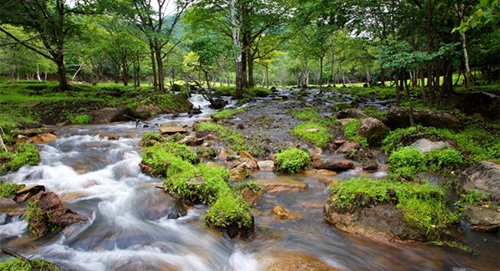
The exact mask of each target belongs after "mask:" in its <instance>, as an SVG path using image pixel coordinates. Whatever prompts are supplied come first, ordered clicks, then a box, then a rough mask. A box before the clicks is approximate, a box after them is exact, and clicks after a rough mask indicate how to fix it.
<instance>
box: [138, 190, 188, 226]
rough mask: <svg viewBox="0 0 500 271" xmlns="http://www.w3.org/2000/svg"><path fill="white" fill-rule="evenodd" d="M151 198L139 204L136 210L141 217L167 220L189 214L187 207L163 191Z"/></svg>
mask: <svg viewBox="0 0 500 271" xmlns="http://www.w3.org/2000/svg"><path fill="white" fill-rule="evenodd" d="M156 190H157V191H155V192H154V194H153V195H152V196H150V197H146V198H144V199H143V200H141V201H139V202H137V204H136V208H137V211H138V212H139V215H140V216H141V217H142V218H144V219H148V220H158V219H160V218H163V217H166V218H167V219H176V218H179V217H182V216H185V215H186V214H187V209H186V207H185V206H184V205H183V204H182V203H181V202H180V201H179V200H177V199H174V198H173V197H171V196H169V195H168V194H167V193H165V191H163V190H162V189H156Z"/></svg>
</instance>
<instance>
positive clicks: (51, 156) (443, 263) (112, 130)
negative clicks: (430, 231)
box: [0, 96, 500, 271]
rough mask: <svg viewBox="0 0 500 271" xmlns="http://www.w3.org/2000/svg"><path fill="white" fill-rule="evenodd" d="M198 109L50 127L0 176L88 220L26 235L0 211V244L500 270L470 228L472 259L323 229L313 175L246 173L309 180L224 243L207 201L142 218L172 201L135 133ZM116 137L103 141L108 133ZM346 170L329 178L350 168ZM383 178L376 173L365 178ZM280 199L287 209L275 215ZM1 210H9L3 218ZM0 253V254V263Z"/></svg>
mask: <svg viewBox="0 0 500 271" xmlns="http://www.w3.org/2000/svg"><path fill="white" fill-rule="evenodd" d="M192 101H193V103H194V104H195V105H198V104H200V105H201V106H202V108H203V112H204V114H203V115H200V116H197V117H194V118H189V117H188V116H183V115H181V116H179V117H177V118H175V119H172V117H171V116H168V115H166V116H161V117H158V118H156V119H154V120H152V121H150V122H149V123H148V125H149V128H143V127H142V126H143V124H141V125H140V127H136V124H135V123H132V122H130V123H119V124H109V125H88V126H81V127H78V126H74V127H62V128H57V129H58V130H57V131H58V132H59V134H60V139H58V140H57V141H55V142H51V143H47V144H40V145H39V147H40V148H41V163H40V164H39V165H38V166H29V167H23V168H21V169H20V170H18V171H17V172H15V173H12V174H8V175H5V176H2V178H5V179H8V180H11V181H14V182H17V183H25V184H27V185H30V184H42V185H44V186H45V187H46V189H47V190H49V191H53V192H55V193H56V194H57V195H58V196H59V197H60V198H61V200H62V201H63V203H64V205H65V206H67V207H69V208H71V209H73V210H76V211H77V212H79V213H80V214H82V215H84V216H86V217H88V218H89V221H88V222H87V223H80V224H76V225H73V226H70V227H68V228H66V229H65V230H64V231H63V232H61V233H58V234H53V235H50V236H45V237H42V238H38V239H37V238H33V236H32V235H30V234H29V232H28V229H27V223H26V222H25V221H24V218H23V216H21V215H16V213H20V210H15V208H14V210H13V209H12V208H11V209H9V210H8V211H7V210H0V211H1V212H2V213H1V215H0V247H2V248H9V249H11V250H13V251H16V252H18V253H20V254H22V255H25V256H28V257H36V258H43V259H46V260H48V261H51V262H54V263H56V264H58V265H60V266H62V267H64V268H65V269H68V270H91V271H99V270H235V271H239V270H265V267H266V265H268V264H269V263H270V262H271V261H273V260H274V259H277V258H280V259H283V258H285V259H292V258H293V257H294V255H297V254H305V255H310V256H313V257H316V258H318V259H321V260H322V261H324V262H325V263H327V264H329V265H331V266H333V267H337V268H339V269H342V270H457V271H458V270H499V246H500V244H499V240H498V236H497V235H494V234H481V233H473V232H469V231H468V230H467V229H466V227H464V230H465V231H466V237H467V242H468V243H469V244H470V245H471V246H472V247H473V248H474V249H476V250H477V251H478V252H479V255H478V256H474V255H471V254H468V253H466V252H461V251H458V250H454V249H448V248H441V247H435V246H426V245H408V244H395V243H387V242H381V241H374V240H370V239H368V238H364V237H360V236H354V235H349V234H346V233H343V232H340V231H338V230H336V229H335V228H334V227H333V226H331V225H328V224H327V223H326V222H325V221H324V220H323V216H322V212H323V209H322V205H323V202H324V201H325V200H326V198H327V194H328V193H327V187H326V185H325V184H324V183H322V182H321V181H319V178H318V176H314V175H307V176H306V175H295V176H282V175H275V174H273V173H255V174H254V175H253V176H252V178H267V179H274V178H284V177H285V178H294V179H295V180H298V181H302V182H304V183H307V184H308V185H309V188H308V189H307V190H305V191H300V192H289V193H283V194H278V195H265V196H264V198H263V199H262V200H261V201H260V202H259V203H257V204H256V205H255V206H253V208H254V215H255V223H256V233H255V235H254V236H253V237H252V238H251V239H249V240H241V239H233V240H231V239H228V238H227V237H225V236H223V235H221V234H219V233H217V232H214V231H212V230H210V229H208V228H206V227H205V226H204V225H203V223H202V215H203V213H204V211H206V210H207V207H206V206H201V205H200V206H194V207H192V208H191V209H189V211H188V212H187V214H186V215H185V216H183V217H180V218H178V219H168V216H165V217H161V218H159V219H153V220H152V219H147V218H146V217H147V216H145V215H144V213H145V212H147V211H148V209H150V208H155V206H157V205H161V202H162V201H163V200H164V201H165V202H167V201H169V200H171V199H169V198H168V196H167V195H165V194H164V193H163V192H162V191H161V190H160V189H158V188H157V186H159V185H161V180H160V179H155V178H151V177H149V176H147V175H145V174H143V173H141V170H140V168H139V165H138V164H139V162H140V161H141V157H140V151H141V150H140V148H139V147H138V145H139V142H140V136H141V134H142V133H144V132H147V131H157V129H158V128H157V126H158V125H160V124H161V123H165V122H178V123H179V124H188V125H189V124H192V123H193V122H194V121H195V120H199V119H203V118H206V115H207V114H210V113H213V111H211V110H210V109H208V108H207V107H206V106H207V105H208V103H207V102H206V101H204V100H203V99H202V98H201V96H194V97H193V98H192ZM110 134H112V135H116V136H119V139H118V140H109V139H108V137H107V135H110ZM358 171H359V170H351V171H348V172H345V173H342V174H339V175H337V176H336V178H338V179H341V180H342V179H344V178H347V177H349V176H353V175H356V174H358ZM381 176H384V173H382V172H378V173H375V174H374V175H373V177H374V178H378V177H381ZM275 205H281V206H283V207H284V208H285V209H287V210H289V211H290V213H291V218H290V219H288V220H276V219H275V218H274V216H273V215H272V214H271V213H270V210H271V209H272V208H273V207H274V206H275ZM6 212H8V213H9V214H10V215H9V216H7V215H6ZM5 259H7V256H5V255H1V254H0V260H5Z"/></svg>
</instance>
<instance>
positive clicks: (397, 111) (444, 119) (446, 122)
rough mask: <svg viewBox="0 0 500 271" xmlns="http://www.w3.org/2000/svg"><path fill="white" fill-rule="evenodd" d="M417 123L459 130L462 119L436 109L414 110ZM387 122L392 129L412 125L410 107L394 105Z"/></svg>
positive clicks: (388, 114)
mask: <svg viewBox="0 0 500 271" xmlns="http://www.w3.org/2000/svg"><path fill="white" fill-rule="evenodd" d="M413 115H414V118H415V123H416V124H421V125H423V126H431V127H437V128H446V129H451V130H458V129H460V127H461V124H460V120H459V119H458V118H457V117H455V116H453V115H451V114H449V113H443V112H439V111H436V110H430V109H427V110H413ZM385 124H386V125H387V126H389V127H390V128H391V129H396V128H405V127H409V126H410V112H409V110H408V108H401V107H393V108H391V109H390V110H389V112H388V113H387V120H386V121H385Z"/></svg>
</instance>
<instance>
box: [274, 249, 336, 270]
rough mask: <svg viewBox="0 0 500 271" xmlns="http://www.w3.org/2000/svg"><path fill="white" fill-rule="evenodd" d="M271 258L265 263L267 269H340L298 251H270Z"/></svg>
mask: <svg viewBox="0 0 500 271" xmlns="http://www.w3.org/2000/svg"><path fill="white" fill-rule="evenodd" d="M270 256H271V257H272V258H273V260H272V261H271V262H270V263H269V264H268V265H267V267H266V269H265V270H267V271H340V269H337V268H335V267H332V266H330V265H328V264H326V263H325V262H323V261H322V260H320V259H318V258H316V257H314V256H311V255H307V254H302V253H298V252H292V251H288V252H280V253H271V255H270Z"/></svg>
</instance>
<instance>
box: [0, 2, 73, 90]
mask: <svg viewBox="0 0 500 271" xmlns="http://www.w3.org/2000/svg"><path fill="white" fill-rule="evenodd" d="M70 3H74V2H73V1H69V0H52V1H46V0H0V6H3V7H9V8H2V9H1V11H0V23H1V25H0V31H1V32H3V33H5V34H6V35H7V36H9V37H10V38H11V39H12V40H14V41H16V42H17V43H19V44H21V45H23V46H24V47H26V48H28V49H29V50H32V51H33V52H35V53H37V54H39V55H41V56H43V57H45V58H47V59H49V60H51V61H53V62H54V63H55V64H56V66H57V77H58V81H59V89H60V90H61V91H64V90H68V89H69V88H70V87H69V85H68V81H67V79H66V66H65V63H64V57H65V53H66V52H65V44H66V42H67V40H68V39H69V38H71V37H72V36H74V35H75V34H76V33H77V31H78V26H79V25H78V22H77V20H76V16H77V14H79V13H81V12H82V9H81V5H80V4H79V2H77V3H76V5H70ZM7 24H10V25H14V26H19V27H22V28H23V29H24V30H25V31H26V32H27V33H29V34H30V37H29V38H28V39H23V38H22V37H20V36H19V35H16V33H13V32H11V31H9V29H8V28H7V27H6V25H7ZM38 42H40V43H41V44H42V45H43V46H41V47H40V46H38Z"/></svg>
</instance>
